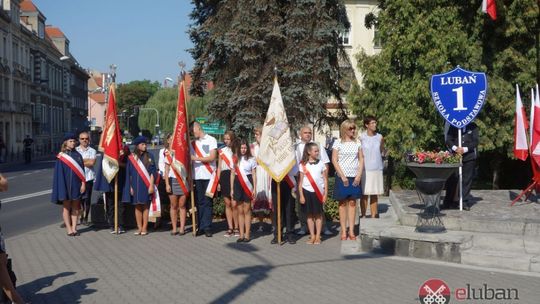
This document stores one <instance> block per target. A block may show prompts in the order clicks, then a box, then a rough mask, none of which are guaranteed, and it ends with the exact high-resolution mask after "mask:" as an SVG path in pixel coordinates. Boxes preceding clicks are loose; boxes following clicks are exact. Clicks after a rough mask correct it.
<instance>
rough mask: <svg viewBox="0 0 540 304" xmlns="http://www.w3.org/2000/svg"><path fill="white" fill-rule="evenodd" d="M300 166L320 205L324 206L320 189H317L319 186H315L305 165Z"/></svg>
mask: <svg viewBox="0 0 540 304" xmlns="http://www.w3.org/2000/svg"><path fill="white" fill-rule="evenodd" d="M301 166H302V169H303V171H304V175H305V176H306V177H307V179H308V181H309V183H310V184H311V187H313V190H315V195H316V196H317V198H318V199H319V201H321V203H322V204H324V200H323V198H324V197H323V194H322V190H321V188H319V185H317V183H316V182H315V180H314V179H313V176H311V173H310V172H309V171H308V169H307V167H306V164H301Z"/></svg>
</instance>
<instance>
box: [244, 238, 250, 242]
mask: <svg viewBox="0 0 540 304" xmlns="http://www.w3.org/2000/svg"><path fill="white" fill-rule="evenodd" d="M250 241H251V239H248V238H244V241H243V242H244V243H249V242H250Z"/></svg>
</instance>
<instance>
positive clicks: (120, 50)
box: [33, 0, 194, 84]
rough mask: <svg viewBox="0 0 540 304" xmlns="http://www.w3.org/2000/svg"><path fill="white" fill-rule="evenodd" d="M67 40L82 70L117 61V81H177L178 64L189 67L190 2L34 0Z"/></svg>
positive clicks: (100, 68)
mask: <svg viewBox="0 0 540 304" xmlns="http://www.w3.org/2000/svg"><path fill="white" fill-rule="evenodd" d="M33 3H34V5H36V6H37V8H38V9H39V10H40V11H41V13H42V14H43V15H45V17H46V18H47V20H46V21H45V23H46V24H47V25H53V26H57V27H59V28H60V29H61V30H62V31H63V32H64V34H65V35H66V36H67V37H68V39H69V41H70V52H71V54H72V55H73V57H74V58H75V59H76V60H77V61H78V62H79V64H80V65H81V66H82V67H83V68H85V69H95V70H98V71H101V72H108V71H109V66H110V65H111V64H115V65H117V70H116V81H117V82H118V83H125V82H130V81H132V80H143V79H148V80H151V81H158V82H160V83H161V84H163V81H164V79H165V78H166V77H170V78H172V79H175V80H176V77H177V75H178V74H179V71H180V68H179V67H178V62H179V61H183V62H184V63H185V64H186V70H190V69H191V68H192V67H193V62H194V60H193V58H192V57H191V55H190V54H189V53H188V51H187V49H189V48H191V47H192V46H193V44H192V43H191V41H190V40H189V35H188V34H187V33H186V31H187V30H188V28H189V24H190V23H191V20H190V19H189V13H190V12H191V10H192V7H193V6H192V4H191V1H190V0H157V1H147V0H92V1H87V0H33Z"/></svg>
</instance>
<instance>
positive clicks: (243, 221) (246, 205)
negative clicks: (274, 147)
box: [231, 139, 257, 243]
mask: <svg viewBox="0 0 540 304" xmlns="http://www.w3.org/2000/svg"><path fill="white" fill-rule="evenodd" d="M234 150H235V151H234V152H235V153H234V163H235V164H234V172H235V173H234V174H231V197H232V198H233V200H235V201H236V203H237V204H238V207H237V208H238V224H239V227H240V237H239V238H238V240H237V242H238V243H242V242H244V243H247V242H249V241H250V232H251V202H252V201H253V200H254V199H255V193H256V191H255V190H256V189H255V185H256V184H257V177H256V175H255V174H256V172H255V169H256V168H257V162H256V161H255V158H254V157H253V156H251V151H250V149H249V144H248V142H247V140H245V139H241V140H239V141H238V142H237V143H236V144H235V149H234Z"/></svg>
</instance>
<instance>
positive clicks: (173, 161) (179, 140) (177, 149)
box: [167, 81, 190, 195]
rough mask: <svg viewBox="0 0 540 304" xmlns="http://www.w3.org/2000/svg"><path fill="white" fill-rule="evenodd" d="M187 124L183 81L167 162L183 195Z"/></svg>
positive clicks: (186, 152) (186, 161) (185, 186)
mask: <svg viewBox="0 0 540 304" xmlns="http://www.w3.org/2000/svg"><path fill="white" fill-rule="evenodd" d="M188 142H189V141H188V122H187V107H186V88H185V85H184V81H182V82H181V83H180V85H178V103H177V105H176V119H175V121H174V133H173V138H172V144H171V147H170V149H171V151H172V152H173V156H172V157H171V156H170V155H168V157H167V160H168V161H167V162H168V163H169V164H170V166H171V168H172V170H173V172H174V175H175V177H176V180H178V183H179V184H180V188H182V192H184V194H186V195H187V194H188V193H189V191H188V182H187V180H188V168H189V159H190V158H189V144H188Z"/></svg>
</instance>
